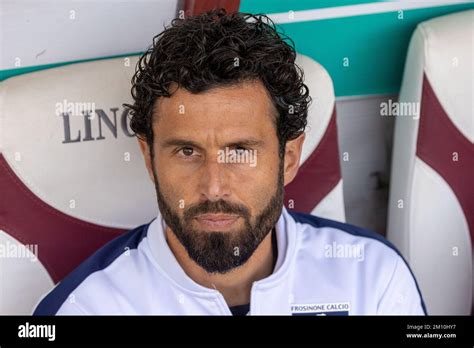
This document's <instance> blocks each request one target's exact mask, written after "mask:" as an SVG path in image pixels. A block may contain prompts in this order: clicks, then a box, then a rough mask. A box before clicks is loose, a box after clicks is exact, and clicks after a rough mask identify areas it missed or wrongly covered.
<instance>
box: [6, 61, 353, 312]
mask: <svg viewBox="0 0 474 348" xmlns="http://www.w3.org/2000/svg"><path fill="white" fill-rule="evenodd" d="M136 62H137V57H136V56H134V57H125V58H115V59H105V60H98V61H93V62H84V63H78V64H70V65H65V66H62V67H57V68H53V69H48V70H43V71H39V72H34V73H29V74H24V75H20V76H16V77H13V78H10V79H7V80H5V81H3V82H2V83H1V85H0V125H1V127H0V151H1V152H0V195H1V196H0V246H2V245H3V246H4V247H3V248H2V250H3V252H4V255H3V257H0V271H1V272H0V314H31V313H32V311H33V309H34V307H35V305H36V304H37V303H38V301H39V300H40V299H41V297H42V296H43V295H44V294H45V293H47V292H48V291H49V290H51V289H52V288H53V287H54V285H55V284H57V283H58V282H59V281H61V279H62V278H63V277H64V276H66V275H67V274H68V273H69V272H70V271H72V270H73V269H74V268H75V267H76V266H77V265H78V264H79V263H80V262H81V261H83V260H84V259H85V258H86V257H88V256H89V255H91V254H92V253H93V252H94V251H95V250H97V249H98V248H99V247H100V246H102V245H103V244H105V243H106V242H107V241H109V240H111V239H112V238H114V237H116V236H118V235H119V234H121V233H122V232H123V231H125V230H127V229H131V228H133V227H136V226H138V225H141V224H143V223H147V222H149V221H150V220H151V219H152V218H153V217H154V216H156V214H157V204H156V198H155V189H154V187H153V185H152V183H151V181H150V179H149V177H148V174H147V171H146V169H145V165H144V161H143V158H142V155H141V153H140V150H139V147H138V143H137V141H136V139H134V137H133V134H132V133H131V130H130V128H129V126H128V122H127V121H128V118H127V115H128V111H127V110H126V109H124V108H123V107H122V104H123V103H130V102H131V96H130V87H131V85H130V80H131V77H132V75H133V71H134V67H135V64H136ZM298 63H299V64H301V66H302V67H303V69H304V70H305V75H306V81H307V84H308V85H309V88H310V91H311V94H312V95H313V98H314V103H313V106H312V108H311V110H310V117H309V118H310V120H309V129H308V134H307V137H306V143H305V145H304V154H303V159H302V162H304V163H302V168H301V172H300V173H299V174H298V176H297V178H296V180H295V182H294V183H292V184H291V185H290V187H288V190H287V192H286V198H287V203H288V202H289V207H290V209H294V210H300V211H307V212H313V213H315V214H319V215H320V216H323V217H327V218H333V219H337V220H342V221H343V220H344V206H343V198H342V180H341V175H340V167H339V156H338V148H337V133H336V122H335V111H334V110H335V107H334V94H333V87H332V82H331V79H330V78H329V75H328V74H327V72H326V71H325V70H324V69H323V68H322V67H321V66H320V65H319V64H317V63H316V62H314V61H313V60H311V59H310V58H307V57H304V56H299V57H298ZM91 111H93V112H91ZM94 111H95V112H94ZM0 251H1V250H0Z"/></svg>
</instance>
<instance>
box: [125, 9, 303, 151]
mask: <svg viewBox="0 0 474 348" xmlns="http://www.w3.org/2000/svg"><path fill="white" fill-rule="evenodd" d="M295 58H296V52H295V49H294V43H293V41H292V40H291V39H290V38H288V37H287V36H286V35H284V34H283V33H280V32H278V31H277V30H276V28H275V25H274V23H273V22H272V21H271V19H270V18H268V17H267V16H265V15H262V14H260V15H252V14H248V13H232V14H227V13H226V11H225V10H224V9H220V10H212V11H209V12H207V13H204V14H201V15H197V16H192V17H188V18H186V19H180V18H176V19H174V20H173V21H172V22H171V25H170V26H169V27H167V28H165V30H164V31H163V32H161V33H160V34H158V35H156V36H155V37H154V38H153V44H152V46H151V47H150V48H149V49H148V50H147V51H146V52H145V53H144V54H143V55H142V56H141V57H140V59H139V61H138V63H137V67H136V72H135V75H134V76H133V78H132V96H133V100H134V104H133V105H129V104H124V106H125V107H128V108H130V116H131V120H130V127H131V129H132V130H133V131H134V132H135V134H136V135H138V136H139V137H140V138H141V139H145V140H146V141H147V143H148V144H149V145H150V148H151V149H152V148H153V147H152V144H153V128H152V114H153V105H154V102H155V101H156V99H157V98H159V97H170V96H171V94H172V91H170V85H171V84H172V83H176V84H177V86H178V87H182V88H185V89H186V90H187V91H189V92H191V93H200V92H204V91H206V90H209V89H212V88H216V87H222V86H228V85H234V84H237V83H240V82H244V81H248V80H260V81H261V82H262V83H263V84H264V86H265V87H266V89H267V91H268V92H269V95H270V96H271V99H272V102H273V105H274V106H275V108H276V110H277V112H278V115H276V119H275V124H276V130H277V135H278V139H279V144H280V156H282V155H283V154H284V149H285V144H286V142H287V141H289V140H292V139H295V138H297V137H298V136H299V135H300V134H301V133H303V132H304V130H305V127H306V123H307V115H308V106H309V103H310V102H311V98H310V96H309V91H308V87H307V86H306V85H305V84H304V83H303V71H302V70H301V69H300V68H299V67H298V66H297V65H296V64H295ZM236 62H237V63H238V64H235V63H236ZM152 156H153V153H152Z"/></svg>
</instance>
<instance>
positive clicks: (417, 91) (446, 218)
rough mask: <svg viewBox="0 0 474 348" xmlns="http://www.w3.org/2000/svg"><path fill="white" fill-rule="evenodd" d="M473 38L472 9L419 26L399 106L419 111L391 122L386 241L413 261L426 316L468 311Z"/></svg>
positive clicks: (473, 199) (473, 204)
mask: <svg viewBox="0 0 474 348" xmlns="http://www.w3.org/2000/svg"><path fill="white" fill-rule="evenodd" d="M473 38H474V11H472V10H471V11H465V12H459V13H455V14H450V15H446V16H442V17H438V18H434V19H431V20H428V21H425V22H423V23H420V24H419V25H418V27H417V29H416V30H415V32H414V34H413V36H412V39H411V42H410V46H409V50H408V56H407V59H406V64H405V72H404V76H403V83H402V88H401V91H400V96H399V102H400V105H401V106H402V105H410V103H414V104H412V105H419V113H418V114H416V115H409V116H406V115H405V116H397V117H396V121H395V134H394V148H393V161H392V169H391V171H392V173H391V187H390V200H389V212H388V213H389V217H388V238H389V239H390V240H391V241H392V242H394V244H395V245H397V246H398V248H399V249H400V251H401V252H402V254H403V255H404V256H405V258H406V259H407V261H408V262H409V263H410V265H411V267H412V269H413V271H414V273H415V276H416V277H417V279H418V282H419V284H420V287H421V291H422V293H423V295H424V299H425V302H426V306H427V310H428V313H429V314H455V315H463V314H470V313H471V305H472V295H473V287H472V282H473V273H472V272H473V268H472V267H473V262H472V241H473V233H474V181H473V179H474V145H473V142H474V104H473V100H474V90H473V88H474V86H473V83H472V81H473V77H474V73H473V61H474V57H473V52H474V47H473V44H474V42H473ZM403 103H407V104H403Z"/></svg>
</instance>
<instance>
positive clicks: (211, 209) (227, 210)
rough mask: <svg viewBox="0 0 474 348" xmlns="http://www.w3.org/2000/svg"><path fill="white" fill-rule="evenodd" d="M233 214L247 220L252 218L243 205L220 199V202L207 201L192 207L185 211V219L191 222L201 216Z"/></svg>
mask: <svg viewBox="0 0 474 348" xmlns="http://www.w3.org/2000/svg"><path fill="white" fill-rule="evenodd" d="M217 213H223V214H233V215H241V216H243V217H245V218H248V217H249V216H250V213H249V210H248V209H247V207H245V206H244V205H242V204H234V203H229V202H227V201H224V200H223V199H220V200H218V201H214V202H212V201H205V202H202V203H199V204H195V205H192V206H190V207H189V208H187V209H186V210H185V211H184V214H183V217H184V219H185V220H188V221H189V220H190V219H192V218H194V217H196V216H197V215H200V214H217Z"/></svg>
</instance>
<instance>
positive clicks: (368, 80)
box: [240, 0, 474, 96]
mask: <svg viewBox="0 0 474 348" xmlns="http://www.w3.org/2000/svg"><path fill="white" fill-rule="evenodd" d="M368 2H374V1H357V0H355V1H352V0H343V1H338V0H334V1H330V0H328V1H312V0H302V1H288V0H276V1H275V0H242V1H241V7H240V10H241V11H242V12H250V13H267V14H268V13H279V12H287V11H290V10H293V11H297V10H308V9H314V8H321V7H328V6H341V5H355V4H360V3H368ZM472 8H474V3H473V2H471V3H467V4H460V5H449V6H440V7H432V8H422V9H414V10H405V11H403V19H398V15H399V14H398V12H386V13H378V14H369V15H360V16H352V17H344V18H334V19H324V20H317V21H307V22H299V23H285V24H279V25H278V27H279V28H281V30H282V31H283V32H284V33H285V34H286V35H288V36H289V37H291V38H292V39H293V41H294V42H295V46H296V50H297V51H298V52H300V53H302V54H305V55H308V56H310V57H312V58H313V59H315V60H316V61H318V62H319V63H320V64H321V65H323V66H324V67H325V68H326V69H327V70H328V72H329V74H330V75H331V77H332V79H333V82H334V89H335V94H336V96H354V95H366V94H388V93H390V94H393V93H398V91H399V89H400V84H401V79H402V74H403V68H404V64H405V58H406V53H407V49H408V44H409V42H410V37H411V35H412V33H413V31H414V30H415V28H416V26H417V24H418V23H420V22H422V21H425V20H428V19H430V18H433V17H437V16H441V15H444V14H449V13H454V12H458V11H463V10H467V9H472ZM466 44H471V45H472V42H471V43H466ZM344 57H347V58H348V59H349V66H347V67H345V66H344V65H343V60H344Z"/></svg>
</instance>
